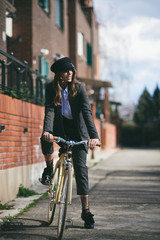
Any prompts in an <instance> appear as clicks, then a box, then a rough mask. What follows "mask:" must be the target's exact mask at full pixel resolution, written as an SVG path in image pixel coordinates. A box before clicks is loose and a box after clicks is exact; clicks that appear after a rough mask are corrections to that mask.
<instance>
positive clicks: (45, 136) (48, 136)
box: [43, 132, 53, 143]
mask: <svg viewBox="0 0 160 240" xmlns="http://www.w3.org/2000/svg"><path fill="white" fill-rule="evenodd" d="M43 140H45V141H47V142H50V143H52V142H53V135H52V134H51V133H49V132H44V133H43Z"/></svg>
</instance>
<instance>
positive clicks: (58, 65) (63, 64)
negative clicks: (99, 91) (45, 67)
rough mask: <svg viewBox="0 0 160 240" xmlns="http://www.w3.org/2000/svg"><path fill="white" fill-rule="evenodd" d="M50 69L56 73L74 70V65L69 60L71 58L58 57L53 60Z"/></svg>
mask: <svg viewBox="0 0 160 240" xmlns="http://www.w3.org/2000/svg"><path fill="white" fill-rule="evenodd" d="M50 69H51V71H52V72H54V73H58V72H67V71H69V70H72V71H74V70H75V68H74V65H73V64H72V62H71V59H70V58H68V57H63V58H60V59H58V60H57V61H55V62H54V63H53V64H52V65H51V68H50Z"/></svg>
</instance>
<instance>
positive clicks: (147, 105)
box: [134, 88, 153, 126]
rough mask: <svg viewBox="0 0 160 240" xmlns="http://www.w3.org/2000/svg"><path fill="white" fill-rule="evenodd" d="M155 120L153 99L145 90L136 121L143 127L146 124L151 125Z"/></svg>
mask: <svg viewBox="0 0 160 240" xmlns="http://www.w3.org/2000/svg"><path fill="white" fill-rule="evenodd" d="M152 119H153V109H152V98H151V96H150V94H149V92H148V90H147V89H146V88H145V89H144V91H143V93H142V95H141V97H140V99H139V102H138V105H137V108H136V112H135V114H134V120H135V122H136V123H137V124H138V125H141V126H143V125H144V124H145V123H150V122H151V121H152Z"/></svg>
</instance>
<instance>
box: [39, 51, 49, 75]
mask: <svg viewBox="0 0 160 240" xmlns="http://www.w3.org/2000/svg"><path fill="white" fill-rule="evenodd" d="M39 71H40V74H41V75H42V76H48V75H49V61H47V60H46V59H45V58H44V57H43V56H40V57H39Z"/></svg>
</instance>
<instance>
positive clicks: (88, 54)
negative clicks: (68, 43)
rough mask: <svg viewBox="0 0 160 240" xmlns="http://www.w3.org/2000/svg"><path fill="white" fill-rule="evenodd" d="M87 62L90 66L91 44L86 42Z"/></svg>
mask: <svg viewBox="0 0 160 240" xmlns="http://www.w3.org/2000/svg"><path fill="white" fill-rule="evenodd" d="M86 48H87V64H88V65H89V66H90V67H92V46H91V45H90V44H89V43H88V42H87V46H86Z"/></svg>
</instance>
